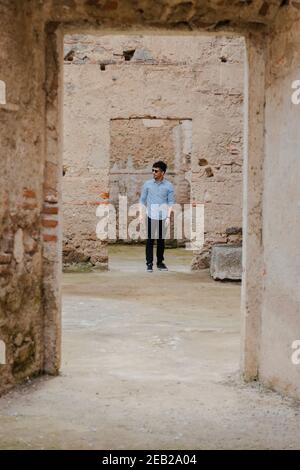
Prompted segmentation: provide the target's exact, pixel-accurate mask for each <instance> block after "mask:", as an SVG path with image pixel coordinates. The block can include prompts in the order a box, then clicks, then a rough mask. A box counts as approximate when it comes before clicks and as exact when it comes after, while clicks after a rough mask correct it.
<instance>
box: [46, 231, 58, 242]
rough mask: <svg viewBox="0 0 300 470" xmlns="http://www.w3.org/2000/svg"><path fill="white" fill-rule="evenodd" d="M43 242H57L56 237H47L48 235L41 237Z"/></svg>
mask: <svg viewBox="0 0 300 470" xmlns="http://www.w3.org/2000/svg"><path fill="white" fill-rule="evenodd" d="M43 240H44V242H56V241H57V236H56V235H49V234H48V233H45V234H44V235H43Z"/></svg>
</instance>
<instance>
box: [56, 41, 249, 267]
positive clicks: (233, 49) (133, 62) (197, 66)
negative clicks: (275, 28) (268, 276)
mask: <svg viewBox="0 0 300 470" xmlns="http://www.w3.org/2000/svg"><path fill="white" fill-rule="evenodd" d="M130 51H131V56H132V54H133V52H134V51H135V53H134V54H133V56H132V57H131V59H130V60H125V59H126V58H130V57H127V55H129V56H130ZM243 62H244V43H243V40H242V39H240V38H229V37H227V38H226V37H215V38H214V37H208V36H207V37H200V36H198V37H193V36H181V37H176V36H157V35H154V36H134V35H132V36H98V37H97V36H78V35H77V36H68V37H66V39H65V102H64V111H65V114H64V123H65V124H64V125H65V138H64V169H65V176H64V178H63V193H64V254H65V260H66V261H72V260H74V261H91V262H92V263H93V264H95V263H97V261H99V262H101V261H102V262H103V261H105V260H106V257H107V253H106V247H105V246H104V247H103V245H102V244H101V243H100V242H99V241H97V240H96V237H95V226H96V222H97V219H96V217H95V209H96V206H97V205H98V204H99V203H101V202H102V198H103V196H105V195H107V196H108V193H109V192H110V190H112V191H113V193H114V192H115V191H114V189H115V188H114V187H113V186H111V187H110V183H111V184H112V183H113V181H112V179H111V180H110V181H109V168H110V167H111V169H112V167H113V166H114V163H115V162H114V159H115V158H116V157H115V154H116V145H115V139H117V141H118V143H119V148H120V150H119V152H121V153H124V155H125V156H124V155H123V156H122V158H123V159H124V158H126V159H128V158H129V154H130V153H132V154H134V155H133V157H134V158H133V161H134V162H135V164H134V167H135V168H136V169H138V170H140V169H141V168H142V167H143V169H144V173H145V174H144V176H143V180H145V179H147V178H149V177H151V171H149V170H151V168H150V167H151V162H150V163H149V161H148V160H149V159H148V157H147V155H152V154H151V152H152V150H151V146H153V145H154V147H156V153H153V152H152V153H153V155H152V159H153V160H156V159H167V160H170V162H169V163H171V165H170V178H171V179H172V178H173V176H172V171H174V168H173V166H174V165H173V162H172V161H171V160H172V156H171V155H168V153H169V150H170V151H171V152H172V143H170V145H169V147H170V149H169V150H168V141H169V140H170V139H172V136H171V135H170V139H169V138H168V137H167V136H165V135H164V133H165V132H164V131H163V130H165V129H167V127H166V126H165V127H164V128H161V132H160V133H159V132H158V133H156V134H155V136H156V137H155V142H153V141H152V140H153V139H150V140H149V138H148V137H147V136H146V133H145V134H143V133H142V132H139V131H138V130H136V133H137V135H136V136H135V137H134V135H131V140H132V144H131V145H130V144H129V143H128V140H127V139H126V137H125V136H124V135H123V137H122V133H121V131H118V130H115V129H114V128H115V126H116V124H114V125H110V121H111V120H116V119H124V120H125V119H128V118H134V117H148V118H149V117H151V118H157V119H161V120H163V119H165V120H166V119H171V120H172V119H173V120H174V119H177V120H180V119H181V120H186V119H189V120H191V121H192V125H191V126H190V127H191V128H190V138H189V139H187V141H189V149H188V150H187V156H188V154H189V156H190V159H191V160H190V162H189V165H188V166H187V165H186V161H185V159H186V156H185V155H184V152H182V157H180V158H181V159H182V162H179V165H177V167H180V164H181V165H182V167H184V168H185V169H186V175H185V176H186V181H185V183H187V184H188V182H190V185H191V200H192V202H199V203H204V204H205V230H206V243H207V246H206V248H205V255H204V256H201V257H197V259H196V260H195V263H194V265H195V267H197V266H200V267H206V266H207V264H208V257H207V255H206V252H207V250H208V249H209V247H210V246H211V244H212V243H214V242H219V243H220V242H236V241H237V240H238V241H239V240H240V237H241V236H240V233H239V232H240V230H241V226H242V132H243V124H242V123H243ZM111 122H112V123H114V122H115V121H111ZM141 122H142V121H141ZM169 122H170V123H172V121H169ZM173 122H175V121H173ZM114 132H115V135H114ZM148 134H149V132H148ZM153 138H154V136H153ZM185 145H187V144H185ZM133 147H134V148H133ZM111 149H112V151H111ZM175 159H176V152H175V150H173V160H174V161H175ZM110 160H111V163H110ZM149 165H150V166H149ZM115 177H116V176H115ZM140 179H141V178H140ZM140 183H142V180H141V181H140ZM180 187H181V189H182V186H180V182H179V180H178V178H175V190H176V193H177V196H178V197H177V200H178V202H181V201H179V200H180V199H182V197H181V196H180V194H179V193H180V191H181V189H180ZM111 196H112V202H114V201H115V197H114V196H113V194H112V195H111ZM131 199H132V198H131ZM185 199H187V198H185ZM137 200H138V194H136V200H135V201H133V200H131V201H130V202H137ZM185 202H188V200H186V201H185ZM104 203H105V201H104ZM232 227H236V228H237V230H236V229H235V230H233V231H232V230H230V229H232ZM232 232H233V233H232ZM236 232H238V233H236Z"/></svg>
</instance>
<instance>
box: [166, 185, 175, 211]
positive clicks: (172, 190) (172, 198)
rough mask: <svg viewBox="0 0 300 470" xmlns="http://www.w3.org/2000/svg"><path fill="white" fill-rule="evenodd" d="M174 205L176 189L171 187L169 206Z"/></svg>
mask: <svg viewBox="0 0 300 470" xmlns="http://www.w3.org/2000/svg"><path fill="white" fill-rule="evenodd" d="M173 204H175V196H174V187H173V185H170V188H169V190H168V206H172V205H173Z"/></svg>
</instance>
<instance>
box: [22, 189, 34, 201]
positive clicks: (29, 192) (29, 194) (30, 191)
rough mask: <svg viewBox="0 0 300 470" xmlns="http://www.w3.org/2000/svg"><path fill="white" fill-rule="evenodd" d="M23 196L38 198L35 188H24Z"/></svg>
mask: <svg viewBox="0 0 300 470" xmlns="http://www.w3.org/2000/svg"><path fill="white" fill-rule="evenodd" d="M23 196H24V197H26V198H32V199H34V198H36V192H35V191H33V189H27V188H24V190H23Z"/></svg>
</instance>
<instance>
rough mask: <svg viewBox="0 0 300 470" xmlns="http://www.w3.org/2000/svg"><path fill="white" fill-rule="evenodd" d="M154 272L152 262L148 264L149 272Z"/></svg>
mask: <svg viewBox="0 0 300 470" xmlns="http://www.w3.org/2000/svg"><path fill="white" fill-rule="evenodd" d="M152 272H153V266H152V264H151V263H149V264H147V273H152Z"/></svg>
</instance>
